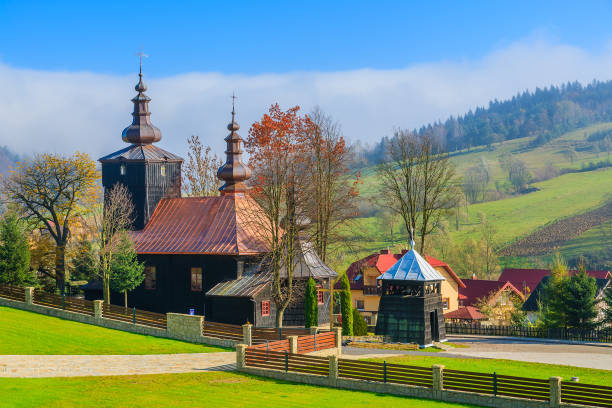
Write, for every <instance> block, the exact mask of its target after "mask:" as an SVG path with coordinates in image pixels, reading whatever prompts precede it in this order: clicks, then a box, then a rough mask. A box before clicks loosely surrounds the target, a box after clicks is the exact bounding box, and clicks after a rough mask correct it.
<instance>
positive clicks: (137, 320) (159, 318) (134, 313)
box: [102, 303, 167, 329]
mask: <svg viewBox="0 0 612 408" xmlns="http://www.w3.org/2000/svg"><path fill="white" fill-rule="evenodd" d="M102 317H103V318H106V319H113V320H120V321H124V322H130V323H134V324H142V325H145V326H151V327H157V328H160V329H165V328H166V326H167V322H166V315H165V314H162V313H155V312H149V311H146V310H139V309H136V308H126V307H121V306H117V305H109V304H106V303H104V304H103V306H102Z"/></svg>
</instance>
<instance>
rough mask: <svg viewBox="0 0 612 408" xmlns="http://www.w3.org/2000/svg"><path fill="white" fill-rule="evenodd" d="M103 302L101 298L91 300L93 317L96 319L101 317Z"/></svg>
mask: <svg viewBox="0 0 612 408" xmlns="http://www.w3.org/2000/svg"><path fill="white" fill-rule="evenodd" d="M103 303H104V301H103V300H94V301H93V307H94V318H96V319H101V318H102V308H103Z"/></svg>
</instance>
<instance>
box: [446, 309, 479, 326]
mask: <svg viewBox="0 0 612 408" xmlns="http://www.w3.org/2000/svg"><path fill="white" fill-rule="evenodd" d="M444 319H445V320H446V321H448V322H451V323H459V324H475V323H476V324H477V323H480V322H481V321H483V320H487V319H488V318H487V316H485V315H483V314H482V313H480V310H478V309H477V308H475V307H474V306H462V307H460V308H459V309H457V310H453V311H452V312H448V313H444Z"/></svg>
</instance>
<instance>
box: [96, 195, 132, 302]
mask: <svg viewBox="0 0 612 408" xmlns="http://www.w3.org/2000/svg"><path fill="white" fill-rule="evenodd" d="M133 222H134V204H133V202H132V195H131V194H130V191H129V190H128V189H127V187H126V186H125V185H123V184H121V183H117V184H115V185H114V186H113V187H112V188H111V189H110V190H108V191H106V192H105V194H104V202H103V203H100V204H99V206H98V210H97V211H96V212H95V213H94V223H95V228H96V231H97V243H98V251H99V260H100V261H99V262H100V263H99V266H98V268H97V270H98V276H99V277H100V278H101V279H102V292H103V295H104V302H105V303H107V304H110V281H111V274H112V263H113V259H114V257H115V255H116V253H117V250H118V247H119V244H120V236H121V234H125V232H126V231H127V230H128V229H130V227H131V226H132V223H133Z"/></svg>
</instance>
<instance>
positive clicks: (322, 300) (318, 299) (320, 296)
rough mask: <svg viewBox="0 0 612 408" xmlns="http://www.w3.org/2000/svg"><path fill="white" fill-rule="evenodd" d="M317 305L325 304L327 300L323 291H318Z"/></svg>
mask: <svg viewBox="0 0 612 408" xmlns="http://www.w3.org/2000/svg"><path fill="white" fill-rule="evenodd" d="M317 303H318V304H320V305H322V304H323V303H325V298H323V291H322V290H321V289H317Z"/></svg>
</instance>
